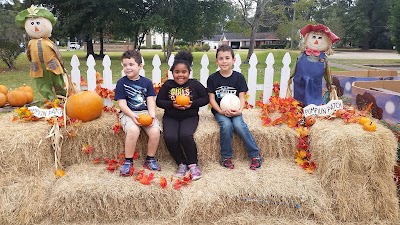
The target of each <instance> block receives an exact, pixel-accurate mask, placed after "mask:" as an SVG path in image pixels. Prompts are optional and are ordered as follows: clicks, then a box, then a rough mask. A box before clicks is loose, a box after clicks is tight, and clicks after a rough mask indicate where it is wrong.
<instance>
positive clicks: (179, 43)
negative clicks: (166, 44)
mask: <svg viewBox="0 0 400 225" xmlns="http://www.w3.org/2000/svg"><path fill="white" fill-rule="evenodd" d="M185 45H189V43H187V42H186V41H175V46H185Z"/></svg>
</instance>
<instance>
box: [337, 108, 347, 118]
mask: <svg viewBox="0 0 400 225" xmlns="http://www.w3.org/2000/svg"><path fill="white" fill-rule="evenodd" d="M345 113H346V110H345V109H338V110H336V112H335V115H336V117H338V118H342V116H343V115H344V114H345Z"/></svg>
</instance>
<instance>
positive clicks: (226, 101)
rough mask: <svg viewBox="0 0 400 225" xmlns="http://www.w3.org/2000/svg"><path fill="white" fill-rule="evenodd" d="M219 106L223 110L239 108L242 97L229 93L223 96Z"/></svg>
mask: <svg viewBox="0 0 400 225" xmlns="http://www.w3.org/2000/svg"><path fill="white" fill-rule="evenodd" d="M219 106H220V107H221V109H222V110H239V109H240V99H239V97H238V96H236V95H234V94H227V95H225V96H224V97H222V99H221V102H220V103H219Z"/></svg>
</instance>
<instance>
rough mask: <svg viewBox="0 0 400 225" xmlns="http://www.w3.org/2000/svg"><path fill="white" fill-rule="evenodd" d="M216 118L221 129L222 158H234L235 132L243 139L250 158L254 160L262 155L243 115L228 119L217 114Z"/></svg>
mask: <svg viewBox="0 0 400 225" xmlns="http://www.w3.org/2000/svg"><path fill="white" fill-rule="evenodd" d="M214 117H215V119H216V120H217V122H218V124H219V128H220V132H219V134H220V145H221V157H222V158H232V134H233V131H235V132H236V133H237V134H238V135H239V136H240V138H241V139H242V141H243V143H244V146H245V147H246V150H247V155H248V156H249V158H254V157H257V156H259V155H260V150H259V149H258V146H257V143H256V141H255V140H254V138H253V136H252V135H251V133H250V131H249V128H248V127H247V124H246V123H245V122H244V120H243V117H242V115H239V116H235V117H226V116H224V115H221V114H219V113H215V114H214Z"/></svg>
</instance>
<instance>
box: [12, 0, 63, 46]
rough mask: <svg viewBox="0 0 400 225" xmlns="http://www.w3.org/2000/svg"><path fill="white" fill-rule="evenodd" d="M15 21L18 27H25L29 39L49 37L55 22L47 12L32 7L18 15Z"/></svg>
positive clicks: (43, 9)
mask: <svg viewBox="0 0 400 225" xmlns="http://www.w3.org/2000/svg"><path fill="white" fill-rule="evenodd" d="M15 20H16V22H17V24H18V25H20V26H23V27H25V31H26V32H27V33H28V35H29V36H30V37H31V38H48V37H50V36H51V32H52V31H53V25H54V24H55V23H56V21H57V19H56V18H55V17H54V15H53V14H52V13H51V12H50V11H49V10H47V9H45V8H43V7H35V6H34V5H32V6H31V7H30V8H28V9H25V10H23V11H21V12H20V13H18V15H17V17H16V18H15Z"/></svg>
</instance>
